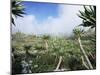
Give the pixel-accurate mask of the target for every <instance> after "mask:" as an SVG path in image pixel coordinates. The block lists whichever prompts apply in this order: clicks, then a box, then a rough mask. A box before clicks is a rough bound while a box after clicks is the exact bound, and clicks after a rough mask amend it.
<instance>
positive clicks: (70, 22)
mask: <svg viewBox="0 0 100 75" xmlns="http://www.w3.org/2000/svg"><path fill="white" fill-rule="evenodd" d="M79 10H83V7H82V6H74V5H60V6H59V15H58V17H57V18H54V17H53V16H48V18H47V19H46V20H45V21H44V22H42V23H41V24H40V23H38V20H37V19H36V17H35V15H25V16H24V18H20V17H19V18H17V19H16V27H12V28H13V32H15V31H16V30H20V31H21V32H24V33H34V34H44V33H47V34H54V35H58V34H65V33H66V35H67V34H68V35H69V34H71V32H72V30H73V28H74V27H75V26H77V25H79V24H80V23H81V19H80V18H79V17H78V16H77V15H76V14H77V13H78V11H79Z"/></svg>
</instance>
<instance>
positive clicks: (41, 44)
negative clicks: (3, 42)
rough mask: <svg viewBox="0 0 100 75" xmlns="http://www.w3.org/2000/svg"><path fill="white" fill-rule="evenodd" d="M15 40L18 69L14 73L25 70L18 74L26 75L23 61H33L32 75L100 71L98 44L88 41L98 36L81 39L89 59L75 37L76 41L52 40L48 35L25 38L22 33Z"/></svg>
mask: <svg viewBox="0 0 100 75" xmlns="http://www.w3.org/2000/svg"><path fill="white" fill-rule="evenodd" d="M18 34H20V35H18ZM12 36H13V37H12V39H13V40H12V47H13V48H14V51H13V53H14V58H15V60H14V61H15V63H14V66H17V67H15V69H14V70H16V69H18V70H20V69H21V70H20V71H21V72H17V70H16V73H22V69H23V68H22V67H21V66H20V65H22V64H20V63H21V62H22V60H25V61H26V62H27V63H29V62H31V61H32V63H31V71H32V72H31V73H40V72H50V71H65V70H85V69H95V68H96V61H95V60H96V58H95V42H93V41H92V40H91V39H92V37H91V38H88V37H90V36H94V35H87V36H86V35H85V36H84V38H82V39H81V43H82V47H83V48H84V50H85V53H86V54H85V55H86V56H84V53H82V50H81V48H80V45H79V42H78V41H77V40H76V39H77V38H76V36H73V38H74V39H70V38H68V39H66V38H65V37H62V38H59V37H50V36H48V37H49V38H47V35H44V36H36V35H25V34H24V36H23V33H21V32H17V33H15V34H12ZM34 36H35V37H34ZM15 37H16V38H15ZM45 37H46V38H45ZM21 38H22V39H21ZM85 38H86V39H85ZM18 40H19V41H18ZM45 40H46V41H45ZM47 45H48V46H47ZM86 57H87V58H88V61H87V58H86ZM18 64H20V65H18ZM90 64H91V65H92V67H91V66H90ZM19 67H20V69H19ZM27 73H29V72H27Z"/></svg>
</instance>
